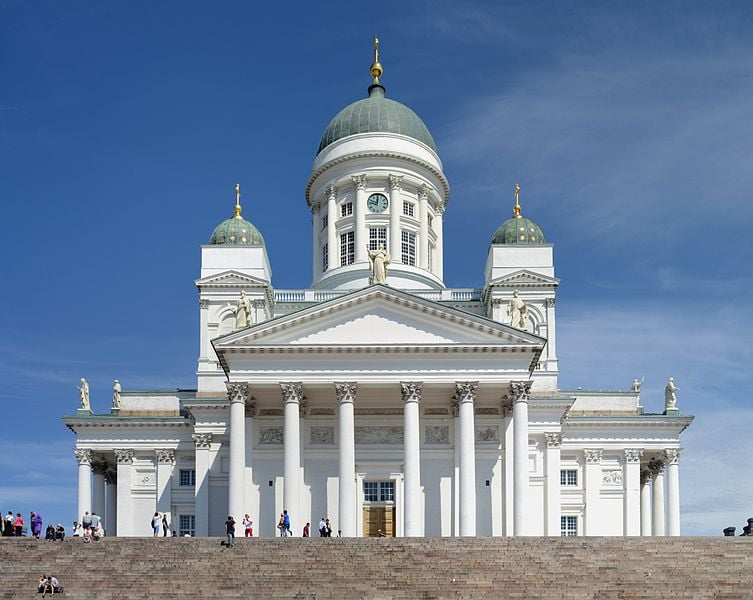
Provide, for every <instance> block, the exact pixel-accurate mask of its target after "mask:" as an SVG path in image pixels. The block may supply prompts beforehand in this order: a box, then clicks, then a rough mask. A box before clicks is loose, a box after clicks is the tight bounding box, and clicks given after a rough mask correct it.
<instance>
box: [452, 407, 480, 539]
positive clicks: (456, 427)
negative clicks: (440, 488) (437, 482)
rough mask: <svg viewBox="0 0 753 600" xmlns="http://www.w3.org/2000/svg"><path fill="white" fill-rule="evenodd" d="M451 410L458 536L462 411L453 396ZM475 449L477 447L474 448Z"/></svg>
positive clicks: (454, 524) (454, 516)
mask: <svg viewBox="0 0 753 600" xmlns="http://www.w3.org/2000/svg"><path fill="white" fill-rule="evenodd" d="M450 412H451V413H452V416H453V422H452V425H453V427H452V429H453V434H454V435H453V444H454V450H455V452H454V458H455V463H454V468H453V471H452V481H453V482H454V484H455V486H454V489H453V491H452V492H453V493H452V535H453V536H455V537H458V536H459V535H460V454H461V445H460V411H459V409H458V403H457V402H456V401H455V399H454V398H453V400H452V402H451V403H450ZM474 450H475V448H474Z"/></svg>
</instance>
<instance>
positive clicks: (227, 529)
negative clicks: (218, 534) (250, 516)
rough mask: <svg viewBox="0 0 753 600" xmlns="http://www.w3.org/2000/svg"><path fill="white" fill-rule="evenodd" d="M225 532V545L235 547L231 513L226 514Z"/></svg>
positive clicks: (233, 520)
mask: <svg viewBox="0 0 753 600" xmlns="http://www.w3.org/2000/svg"><path fill="white" fill-rule="evenodd" d="M225 533H227V547H228V548H235V519H233V516H232V515H228V518H227V521H225Z"/></svg>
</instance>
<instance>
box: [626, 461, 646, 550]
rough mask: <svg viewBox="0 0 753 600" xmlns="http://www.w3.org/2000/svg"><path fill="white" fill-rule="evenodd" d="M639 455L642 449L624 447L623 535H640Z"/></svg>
mask: <svg viewBox="0 0 753 600" xmlns="http://www.w3.org/2000/svg"><path fill="white" fill-rule="evenodd" d="M641 456H643V450H640V449H637V448H627V449H625V462H624V464H623V476H622V480H623V485H624V486H625V497H624V500H623V534H624V535H630V536H636V535H641Z"/></svg>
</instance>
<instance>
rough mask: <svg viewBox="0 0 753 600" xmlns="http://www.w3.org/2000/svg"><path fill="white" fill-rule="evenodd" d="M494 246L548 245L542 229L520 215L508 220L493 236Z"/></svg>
mask: <svg viewBox="0 0 753 600" xmlns="http://www.w3.org/2000/svg"><path fill="white" fill-rule="evenodd" d="M492 244H546V239H545V238H544V232H543V231H541V227H539V226H538V225H536V223H534V222H533V221H531V220H530V219H526V218H525V217H521V216H520V215H518V216H516V217H513V218H512V219H508V220H507V221H505V222H504V223H502V225H500V226H499V228H498V229H497V231H495V232H494V235H493V236H492Z"/></svg>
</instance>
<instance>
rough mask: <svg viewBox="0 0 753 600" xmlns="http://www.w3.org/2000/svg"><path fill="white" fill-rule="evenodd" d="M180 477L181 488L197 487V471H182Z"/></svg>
mask: <svg viewBox="0 0 753 600" xmlns="http://www.w3.org/2000/svg"><path fill="white" fill-rule="evenodd" d="M178 476H179V478H180V479H179V483H180V485H181V486H193V485H196V471H195V470H194V469H181V470H180V473H179V475H178Z"/></svg>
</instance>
